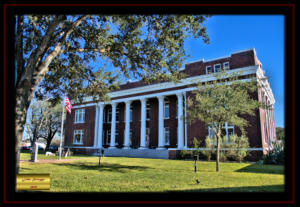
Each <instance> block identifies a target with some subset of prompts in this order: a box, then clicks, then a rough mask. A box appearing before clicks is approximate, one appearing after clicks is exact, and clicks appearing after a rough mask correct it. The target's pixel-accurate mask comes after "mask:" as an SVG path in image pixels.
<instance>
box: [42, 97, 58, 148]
mask: <svg viewBox="0 0 300 207" xmlns="http://www.w3.org/2000/svg"><path fill="white" fill-rule="evenodd" d="M46 107H47V108H49V109H50V111H49V113H47V114H46V116H47V119H46V120H47V121H46V122H45V124H44V125H43V127H42V128H41V130H40V133H41V135H40V137H41V138H43V139H45V141H46V149H48V148H49V146H50V144H51V141H52V139H53V138H54V136H55V135H56V134H57V133H61V118H62V117H61V116H62V106H61V104H57V105H55V106H52V105H51V104H50V102H48V101H46Z"/></svg>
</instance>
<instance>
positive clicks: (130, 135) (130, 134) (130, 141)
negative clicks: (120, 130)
mask: <svg viewBox="0 0 300 207" xmlns="http://www.w3.org/2000/svg"><path fill="white" fill-rule="evenodd" d="M129 145H132V129H130V133H129Z"/></svg>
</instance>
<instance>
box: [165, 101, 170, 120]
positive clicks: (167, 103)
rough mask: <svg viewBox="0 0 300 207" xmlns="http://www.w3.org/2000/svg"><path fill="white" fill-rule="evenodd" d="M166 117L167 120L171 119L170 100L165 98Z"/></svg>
mask: <svg viewBox="0 0 300 207" xmlns="http://www.w3.org/2000/svg"><path fill="white" fill-rule="evenodd" d="M164 117H165V119H169V118H170V101H169V99H168V98H165V100H164Z"/></svg>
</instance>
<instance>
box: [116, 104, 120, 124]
mask: <svg viewBox="0 0 300 207" xmlns="http://www.w3.org/2000/svg"><path fill="white" fill-rule="evenodd" d="M119 121H120V107H119V106H117V109H116V122H117V123H118V122H119Z"/></svg>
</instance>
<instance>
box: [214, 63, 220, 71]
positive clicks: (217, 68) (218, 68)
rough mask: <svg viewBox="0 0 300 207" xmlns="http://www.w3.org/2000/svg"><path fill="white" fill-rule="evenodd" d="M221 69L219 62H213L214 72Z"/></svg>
mask: <svg viewBox="0 0 300 207" xmlns="http://www.w3.org/2000/svg"><path fill="white" fill-rule="evenodd" d="M220 71H221V64H215V65H214V72H215V73H217V72H220Z"/></svg>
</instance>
